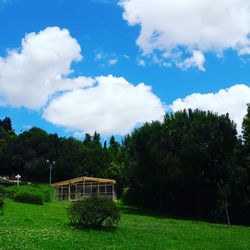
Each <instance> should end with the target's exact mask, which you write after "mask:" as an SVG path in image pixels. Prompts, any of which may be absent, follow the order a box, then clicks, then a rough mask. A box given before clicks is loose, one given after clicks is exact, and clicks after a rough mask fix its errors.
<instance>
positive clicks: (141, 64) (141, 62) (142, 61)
mask: <svg viewBox="0 0 250 250" xmlns="http://www.w3.org/2000/svg"><path fill="white" fill-rule="evenodd" d="M138 65H139V66H142V67H144V66H145V65H146V63H145V61H144V60H143V59H140V60H139V61H138Z"/></svg>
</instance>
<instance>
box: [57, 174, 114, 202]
mask: <svg viewBox="0 0 250 250" xmlns="http://www.w3.org/2000/svg"><path fill="white" fill-rule="evenodd" d="M115 184H116V181H115V180H112V179H103V178H95V177H78V178H74V179H70V180H66V181H61V182H57V183H53V184H52V187H53V188H55V190H56V192H55V199H56V200H69V201H74V200H79V199H84V198H87V197H90V196H92V195H98V196H101V197H106V198H109V199H112V200H115V199H116V193H115Z"/></svg>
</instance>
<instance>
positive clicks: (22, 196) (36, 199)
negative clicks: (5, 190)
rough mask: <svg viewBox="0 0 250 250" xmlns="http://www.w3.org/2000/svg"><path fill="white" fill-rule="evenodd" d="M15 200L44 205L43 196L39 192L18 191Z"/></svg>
mask: <svg viewBox="0 0 250 250" xmlns="http://www.w3.org/2000/svg"><path fill="white" fill-rule="evenodd" d="M13 200H14V201H18V202H23V203H30V204H37V205H43V198H42V195H41V194H39V193H33V192H27V191H26V192H24V191H18V192H17V193H16V194H15V195H14V197H13Z"/></svg>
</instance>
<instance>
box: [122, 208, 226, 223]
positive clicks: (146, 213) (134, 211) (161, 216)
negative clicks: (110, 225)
mask: <svg viewBox="0 0 250 250" xmlns="http://www.w3.org/2000/svg"><path fill="white" fill-rule="evenodd" d="M118 206H119V208H120V211H121V212H122V213H123V214H131V215H139V216H150V217H154V218H158V219H170V220H171V219H172V220H186V221H190V222H192V223H195V224H199V223H211V225H213V224H214V225H219V226H223V225H225V224H222V223H221V222H218V221H213V220H209V219H205V218H195V217H191V216H190V217H188V216H180V215H176V214H170V213H164V212H158V211H154V210H150V209H145V208H142V207H135V206H130V205H126V204H123V203H120V204H119V205H118ZM169 223H174V222H173V221H172V222H170V221H169ZM225 226H226V225H225Z"/></svg>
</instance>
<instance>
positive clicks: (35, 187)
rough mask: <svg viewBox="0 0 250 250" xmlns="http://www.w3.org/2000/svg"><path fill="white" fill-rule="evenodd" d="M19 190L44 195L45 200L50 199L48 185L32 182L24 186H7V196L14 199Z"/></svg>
mask: <svg viewBox="0 0 250 250" xmlns="http://www.w3.org/2000/svg"><path fill="white" fill-rule="evenodd" d="M19 192H22V193H23V192H27V193H34V194H35V195H37V194H38V195H40V196H42V199H43V201H44V202H47V201H49V196H48V185H42V184H31V185H22V186H11V187H8V188H6V196H7V197H8V198H10V199H14V196H15V195H16V194H17V193H19Z"/></svg>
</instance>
